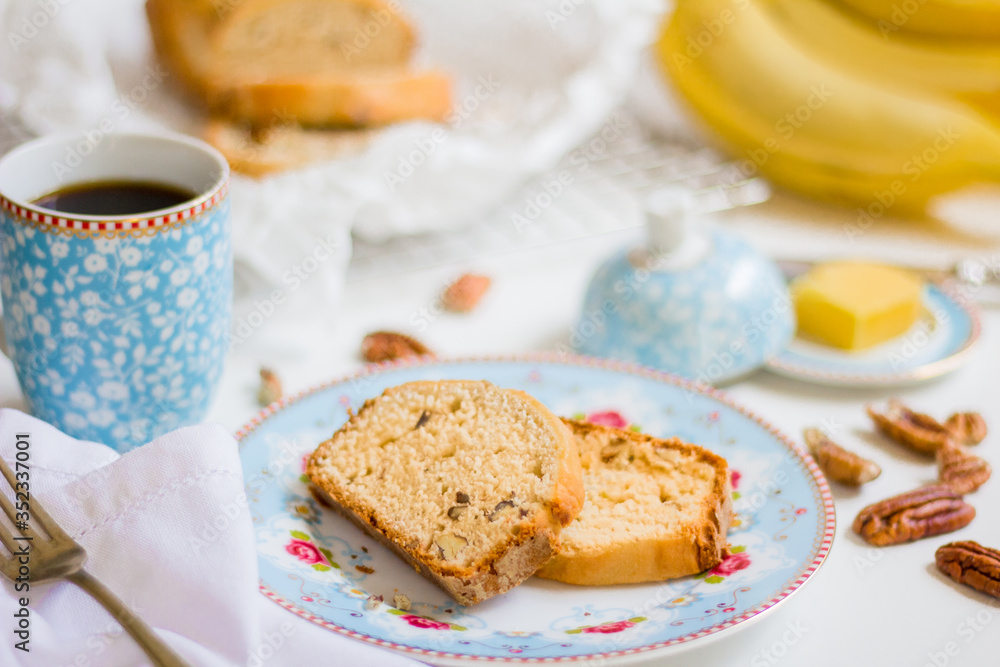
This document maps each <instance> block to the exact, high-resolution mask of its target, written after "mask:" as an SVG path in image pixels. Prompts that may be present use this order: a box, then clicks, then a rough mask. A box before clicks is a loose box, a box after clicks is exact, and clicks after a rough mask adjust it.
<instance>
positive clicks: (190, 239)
mask: <svg viewBox="0 0 1000 667" xmlns="http://www.w3.org/2000/svg"><path fill="white" fill-rule="evenodd" d="M228 208H229V204H228V200H226V199H224V200H223V201H221V202H220V203H218V204H216V205H215V206H213V207H211V208H209V209H207V210H206V211H204V212H203V213H201V214H200V215H198V216H197V217H195V218H192V219H189V220H186V221H184V222H182V223H180V224H175V225H172V226H171V227H164V228H159V229H156V230H147V231H146V232H144V233H143V235H141V236H133V235H128V234H119V235H115V233H114V232H109V233H107V235H106V236H101V237H98V238H90V237H87V236H84V235H81V236H71V237H70V236H66V235H61V234H54V233H45V232H44V231H41V230H39V229H36V228H33V227H32V226H29V225H27V224H24V222H23V221H22V220H20V219H18V218H17V217H16V216H15V215H14V214H13V213H11V212H10V211H7V210H2V211H0V223H2V224H0V232H2V241H0V267H2V272H3V274H2V277H0V295H2V298H3V304H4V308H5V316H4V327H5V329H6V334H7V340H8V342H9V347H10V348H11V350H12V359H13V361H14V366H15V369H16V370H17V374H18V378H19V379H20V381H21V385H22V388H23V390H24V393H25V395H26V396H27V397H28V402H29V407H30V408H31V410H32V412H33V413H34V414H35V415H36V416H38V417H39V418H41V419H44V420H46V421H48V422H50V423H52V424H54V425H56V426H57V427H59V428H61V429H63V430H65V431H67V432H69V433H70V434H72V435H74V436H76V437H80V438H85V439H88V440H95V441H98V442H105V443H107V444H112V445H114V446H116V447H119V448H122V449H127V448H128V447H131V446H134V445H137V444H142V443H143V442H145V441H147V440H149V439H150V438H152V437H155V436H156V435H159V434H161V433H164V432H166V431H169V430H171V429H173V428H176V427H178V426H180V425H183V424H186V423H191V422H193V421H197V420H198V419H200V418H201V417H202V416H203V415H204V413H205V411H206V410H207V407H208V404H209V402H210V399H211V394H212V391H213V389H214V387H215V386H216V385H217V383H218V380H219V377H220V376H221V373H222V366H223V361H224V357H225V353H226V349H227V341H228V333H229V321H230V310H231V298H232V249H231V245H230V238H229V224H230V223H229V211H228Z"/></svg>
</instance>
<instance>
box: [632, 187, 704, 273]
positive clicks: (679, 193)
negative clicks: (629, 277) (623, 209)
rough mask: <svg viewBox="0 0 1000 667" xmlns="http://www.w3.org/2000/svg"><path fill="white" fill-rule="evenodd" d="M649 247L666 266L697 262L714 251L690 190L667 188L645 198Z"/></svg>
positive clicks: (680, 267)
mask: <svg viewBox="0 0 1000 667" xmlns="http://www.w3.org/2000/svg"><path fill="white" fill-rule="evenodd" d="M645 210H646V227H647V231H646V233H647V246H648V248H647V250H648V251H649V252H650V253H651V254H654V255H656V256H657V257H658V258H659V259H660V264H661V265H662V266H663V268H667V269H671V268H672V269H675V270H676V269H683V268H688V267H691V266H693V265H694V264H697V263H698V262H699V261H700V260H701V259H702V258H704V256H705V255H706V254H707V253H708V252H709V251H710V250H711V242H710V240H709V238H708V235H707V234H705V233H704V230H703V229H702V228H701V227H702V225H701V223H703V222H704V221H703V220H702V218H704V217H705V216H704V215H703V214H702V213H701V212H700V211H699V210H698V207H697V202H696V201H695V198H694V196H693V195H692V194H691V192H689V191H688V190H686V189H684V188H678V187H665V188H660V189H658V190H655V191H653V192H652V193H650V194H649V196H648V197H646V201H645Z"/></svg>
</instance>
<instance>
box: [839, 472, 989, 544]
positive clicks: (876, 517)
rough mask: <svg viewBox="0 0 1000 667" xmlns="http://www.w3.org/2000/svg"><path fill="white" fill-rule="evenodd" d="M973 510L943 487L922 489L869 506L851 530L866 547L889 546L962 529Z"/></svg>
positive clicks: (973, 514)
mask: <svg viewBox="0 0 1000 667" xmlns="http://www.w3.org/2000/svg"><path fill="white" fill-rule="evenodd" d="M975 517H976V508H974V507H973V506H972V505H970V504H968V503H966V502H965V501H964V500H962V497H961V496H960V495H959V494H957V493H955V491H954V489H952V488H951V487H950V486H947V485H946V484H934V485H932V486H925V487H922V488H919V489H916V490H914V491H910V492H908V493H904V494H901V495H898V496H893V497H892V498H887V499H885V500H883V501H881V502H878V503H875V504H874V505H869V506H868V507H866V508H864V509H863V510H861V511H860V512H859V513H858V516H857V517H856V518H855V519H854V524H853V525H852V526H851V528H852V529H853V530H854V532H855V533H857V534H858V535H860V536H861V537H862V538H864V540H865V541H866V542H868V543H869V544H874V545H875V546H880V547H881V546H889V545H891V544H902V543H904V542H913V541H914V540H919V539H921V538H924V537H931V536H933V535H940V534H942V533H950V532H951V531H953V530H958V529H959V528H964V527H965V526H967V525H969V522H971V521H972V520H973V519H974V518H975Z"/></svg>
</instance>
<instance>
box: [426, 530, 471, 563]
mask: <svg viewBox="0 0 1000 667" xmlns="http://www.w3.org/2000/svg"><path fill="white" fill-rule="evenodd" d="M434 544H435V545H437V548H438V549H439V550H440V554H441V558H443V559H445V560H455V559H456V558H457V557H458V554H459V553H460V552H461V551H462V549H464V548H465V547H466V545H468V544H469V540H467V539H465V538H464V537H462V536H461V535H453V534H452V533H444V534H443V535H439V536H438V537H437V539H435V540H434Z"/></svg>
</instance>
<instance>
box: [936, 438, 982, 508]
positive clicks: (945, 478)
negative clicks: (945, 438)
mask: <svg viewBox="0 0 1000 667" xmlns="http://www.w3.org/2000/svg"><path fill="white" fill-rule="evenodd" d="M937 463H938V479H939V480H940V481H942V482H944V483H945V484H947V485H948V486H950V487H951V488H952V489H954V490H955V493H959V494H961V495H963V496H964V495H965V494H966V493H972V492H973V491H975V490H976V489H978V488H979V487H981V486H982V485H983V484H985V483H986V480H988V479H989V478H990V475H991V474H992V473H993V469H992V468H991V467H990V464H989V463H987V462H986V461H985V460H984V459H981V458H979V457H978V456H975V455H973V454H970V453H969V452H968V451H967V450H966V449H964V448H963V447H960V446H958V445H949V446H946V447H942V448H941V449H939V450H938V451H937Z"/></svg>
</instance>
